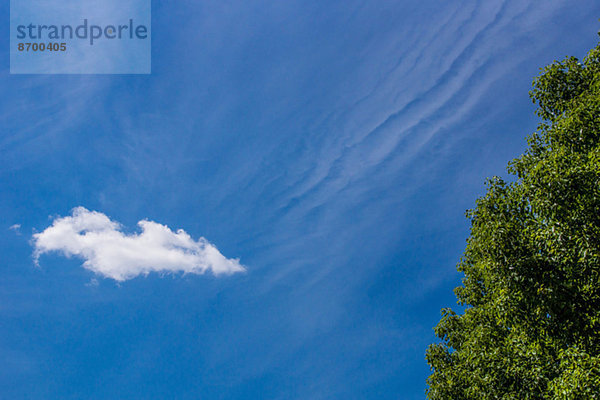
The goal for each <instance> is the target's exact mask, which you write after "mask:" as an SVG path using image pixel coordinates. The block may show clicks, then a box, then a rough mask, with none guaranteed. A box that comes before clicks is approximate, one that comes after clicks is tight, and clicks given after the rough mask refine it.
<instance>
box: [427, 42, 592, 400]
mask: <svg viewBox="0 0 600 400" xmlns="http://www.w3.org/2000/svg"><path fill="white" fill-rule="evenodd" d="M530 95H531V98H532V100H533V102H534V103H536V105H537V107H538V108H537V111H536V113H537V115H538V116H539V117H540V118H541V122H540V124H539V126H538V129H537V131H536V132H535V133H533V134H532V135H531V136H530V137H529V138H528V144H529V146H528V148H527V150H526V152H525V154H523V155H522V156H520V157H519V158H516V159H514V160H513V161H511V162H510V163H509V167H508V171H509V173H510V174H512V175H513V177H514V178H513V179H511V180H510V182H507V181H505V180H503V179H501V178H499V177H494V178H491V179H489V180H488V182H487V193H486V195H485V196H483V197H482V198H480V199H478V200H477V203H476V207H475V208H474V209H473V210H470V211H467V217H468V218H469V219H470V220H471V234H470V237H469V238H468V240H467V248H466V250H465V252H464V255H463V257H462V259H461V261H460V263H459V265H458V270H459V271H461V272H462V273H463V274H464V278H463V281H462V285H461V286H460V287H458V288H456V290H455V293H456V296H457V298H458V303H459V304H460V305H462V306H464V312H462V313H460V314H458V313H456V312H454V311H453V310H452V309H450V308H447V309H443V310H442V318H441V321H440V322H439V324H438V325H437V327H436V328H435V333H436V335H437V336H438V337H439V339H441V342H440V343H437V344H433V345H431V346H430V347H429V348H428V350H427V354H426V358H427V362H428V363H429V365H430V367H431V369H432V373H431V375H430V376H429V378H428V380H427V383H428V389H427V397H428V398H429V399H431V400H439V399H444V400H461V399H473V400H486V399H557V400H558V399H560V400H574V399H582V400H583V399H585V400H589V399H600V45H598V46H597V47H596V48H594V49H592V50H591V51H590V52H589V53H588V55H587V57H586V58H585V59H584V60H583V62H580V61H579V60H578V59H577V58H574V57H569V58H566V59H565V60H563V61H561V62H554V63H553V64H551V65H549V66H547V67H545V68H544V69H543V70H542V73H541V74H540V76H539V77H537V78H536V79H535V80H534V82H533V90H532V91H531V92H530Z"/></svg>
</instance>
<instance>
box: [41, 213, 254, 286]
mask: <svg viewBox="0 0 600 400" xmlns="http://www.w3.org/2000/svg"><path fill="white" fill-rule="evenodd" d="M138 226H139V227H140V228H141V233H133V234H127V233H124V232H122V230H121V225H120V224H119V223H117V222H115V221H112V220H111V219H110V218H109V217H107V216H106V215H105V214H103V213H100V212H96V211H89V210H87V209H85V208H84V207H77V208H75V209H73V212H72V215H70V216H66V217H58V218H55V219H54V221H53V223H52V225H51V226H49V227H48V228H46V229H45V230H44V231H43V232H40V233H36V234H34V235H33V246H34V249H35V251H34V257H35V260H36V263H37V262H38V260H39V257H40V256H41V255H42V254H45V253H50V252H59V253H62V254H63V255H65V256H66V257H71V256H76V257H80V258H82V259H84V260H85V262H84V263H83V267H85V268H86V269H89V270H91V271H93V272H95V273H96V274H98V275H101V276H104V277H106V278H111V279H114V280H116V281H124V280H127V279H132V278H135V277H137V276H139V275H147V274H148V273H150V272H159V273H178V272H183V273H191V274H203V273H205V272H209V271H210V272H212V273H213V274H215V275H221V274H232V273H235V272H242V271H245V268H244V267H243V266H242V265H241V264H240V263H239V260H238V259H228V258H226V257H225V256H223V255H222V254H221V253H220V252H219V250H218V249H217V248H216V247H215V246H214V245H212V244H211V243H209V242H208V241H207V240H206V239H204V238H202V237H201V238H199V239H198V240H194V239H193V238H192V237H191V236H190V235H189V234H187V233H186V232H185V231H184V230H182V229H180V230H178V231H177V232H173V231H172V230H171V229H170V228H169V227H168V226H165V225H162V224H159V223H156V222H153V221H148V220H142V221H139V222H138Z"/></svg>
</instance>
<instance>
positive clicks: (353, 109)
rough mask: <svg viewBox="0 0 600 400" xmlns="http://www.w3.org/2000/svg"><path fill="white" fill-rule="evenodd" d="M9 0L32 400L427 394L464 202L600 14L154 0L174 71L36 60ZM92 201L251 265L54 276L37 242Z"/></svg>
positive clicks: (494, 7) (3, 304) (9, 286)
mask: <svg viewBox="0 0 600 400" xmlns="http://www.w3.org/2000/svg"><path fill="white" fill-rule="evenodd" d="M8 3H9V2H8V1H3V2H2V3H1V4H0V16H1V18H2V20H4V21H5V22H6V23H4V24H0V42H1V43H0V48H1V49H2V50H1V51H0V87H1V89H2V90H1V92H0V129H1V130H0V221H2V225H1V226H0V230H3V232H2V234H1V235H0V254H1V256H0V360H2V367H1V368H0V398H6V399H17V398H18V399H81V398H87V399H114V398H132V399H164V398H174V399H198V398H203V399H257V398H268V399H334V398H340V399H342V398H343V399H423V398H424V390H425V379H426V377H427V375H428V373H429V369H428V366H427V365H426V363H425V359H424V353H425V349H426V347H427V345H428V344H429V343H431V342H432V341H434V336H433V330H432V328H433V326H434V325H435V324H436V323H437V322H438V320H439V316H440V314H439V311H440V308H442V307H445V306H452V305H454V304H455V299H454V295H453V293H452V289H453V288H454V287H455V286H457V285H458V284H459V282H460V275H459V274H458V273H457V272H456V269H455V266H456V263H457V261H458V260H459V258H460V255H461V253H462V251H463V249H464V246H465V239H466V237H467V236H468V228H469V225H468V221H467V220H466V219H465V218H464V211H465V210H466V209H467V208H470V207H472V206H473V205H474V202H475V199H476V197H477V196H480V195H481V194H483V189H484V186H483V181H484V179H485V177H488V176H491V175H494V174H498V175H506V174H505V166H506V164H507V161H508V160H509V159H511V158H513V157H515V156H517V155H518V154H520V153H521V152H522V151H523V150H524V148H525V145H526V142H525V135H527V134H529V133H531V132H532V131H533V130H534V129H535V127H536V124H537V120H536V117H535V116H534V114H533V110H534V106H533V105H532V104H531V101H530V100H529V97H528V90H529V89H530V85H531V81H532V79H533V77H534V76H536V75H537V74H538V72H539V68H540V67H542V66H544V65H546V64H548V63H550V62H551V61H552V60H554V59H561V58H563V57H564V56H566V55H575V56H578V57H583V56H584V55H585V54H586V52H587V50H589V49H590V48H591V47H593V46H595V44H596V42H597V35H596V32H597V30H598V28H599V27H600V26H599V25H600V23H599V22H598V18H599V17H600V4H599V3H597V2H592V1H587V2H586V1H583V2H577V3H576V6H575V3H574V2H570V1H547V2H536V1H516V0H514V1H513V0H510V1H504V2H501V1H485V2H484V1H481V2H474V1H466V2H460V3H459V2H439V1H403V2H400V1H398V2H392V1H361V2H359V1H352V0H346V1H306V0H304V1H279V2H261V1H256V2H254V1H252V2H249V1H177V2H166V1H154V2H153V4H152V7H153V9H152V17H153V20H152V40H153V43H152V71H153V73H152V75H149V76H134V75H129V76H128V75H112V76H77V75H70V76H69V75H63V76H49V75H48V76H45V75H30V76H15V75H13V76H11V75H9V51H8V49H9V31H8V29H9V28H8V21H9V4H8ZM76 206H84V207H86V208H88V209H91V210H97V211H100V212H102V213H105V214H106V215H108V216H110V217H111V218H113V219H114V220H116V221H119V222H121V223H122V224H123V225H124V226H125V227H126V229H127V230H129V231H130V232H134V231H136V229H137V228H136V223H137V221H139V220H142V219H149V220H153V221H157V222H160V223H162V224H166V225H168V226H169V227H170V228H172V229H179V228H181V229H185V231H186V232H188V233H189V234H191V235H192V236H193V237H194V238H198V237H200V236H204V237H206V238H207V239H208V240H209V241H211V242H212V243H214V244H215V245H216V246H217V247H218V248H219V250H220V251H221V252H222V253H223V254H224V255H225V256H227V257H233V258H237V257H239V258H240V262H241V263H242V264H243V265H245V266H246V267H247V272H246V273H243V274H234V275H231V276H225V277H214V276H212V275H210V274H208V275H185V276H182V275H181V274H179V275H177V274H176V275H166V276H161V275H158V274H151V275H148V276H147V277H138V278H135V279H132V280H128V281H125V282H122V283H120V284H117V283H116V282H115V281H113V280H111V279H103V278H101V277H95V276H94V274H93V273H92V272H90V271H88V270H86V269H84V268H82V267H81V264H82V260H79V259H76V258H71V259H68V258H65V257H62V256H59V255H44V256H42V258H41V259H40V266H39V267H36V266H35V265H34V262H33V260H32V252H33V249H32V246H31V244H30V240H31V235H32V233H34V232H39V231H42V230H44V229H45V228H46V227H47V226H48V225H49V224H50V223H51V222H52V220H51V219H50V218H49V216H57V215H62V216H64V215H68V214H69V213H70V211H71V209H72V208H73V207H76ZM13 224H20V225H21V228H20V230H19V231H14V230H11V229H9V227H10V226H12V225H13ZM94 279H97V281H94Z"/></svg>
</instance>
